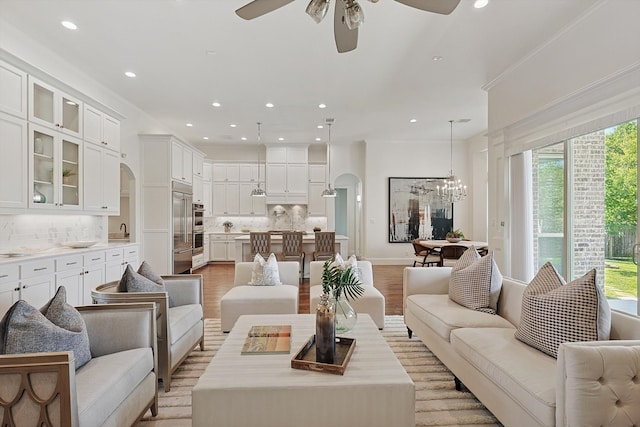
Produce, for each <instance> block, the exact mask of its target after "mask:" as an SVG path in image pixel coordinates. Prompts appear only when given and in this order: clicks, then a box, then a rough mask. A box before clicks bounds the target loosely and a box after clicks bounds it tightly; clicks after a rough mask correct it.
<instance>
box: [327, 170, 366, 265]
mask: <svg viewBox="0 0 640 427" xmlns="http://www.w3.org/2000/svg"><path fill="white" fill-rule="evenodd" d="M335 188H336V193H337V195H336V201H335V212H334V215H335V216H334V218H335V230H336V234H344V235H345V236H347V237H348V238H349V252H350V253H349V254H347V255H350V254H351V253H355V254H356V256H357V257H358V258H359V257H360V256H361V249H362V232H361V230H362V203H361V200H362V181H360V178H358V177H357V176H355V175H353V174H350V173H345V174H342V175H340V176H338V177H337V178H336V180H335ZM343 255H345V254H343Z"/></svg>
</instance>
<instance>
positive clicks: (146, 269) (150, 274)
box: [138, 261, 164, 286]
mask: <svg viewBox="0 0 640 427" xmlns="http://www.w3.org/2000/svg"><path fill="white" fill-rule="evenodd" d="M138 274H141V275H142V276H144V277H146V278H147V279H149V280H151V281H152V282H155V283H157V284H158V285H163V286H164V280H162V277H160V276H158V275H157V274H156V273H155V272H154V271H153V270H152V269H151V266H150V265H149V263H148V262H147V261H142V264H140V267H138Z"/></svg>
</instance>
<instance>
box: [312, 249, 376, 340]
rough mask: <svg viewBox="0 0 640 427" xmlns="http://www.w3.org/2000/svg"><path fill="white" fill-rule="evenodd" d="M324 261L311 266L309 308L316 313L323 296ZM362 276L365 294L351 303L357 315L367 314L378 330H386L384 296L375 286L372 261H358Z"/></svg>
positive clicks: (350, 301)
mask: <svg viewBox="0 0 640 427" xmlns="http://www.w3.org/2000/svg"><path fill="white" fill-rule="evenodd" d="M324 263H325V262H324V261H311V263H310V266H309V286H310V289H309V308H310V310H311V312H312V313H314V310H315V307H316V306H317V305H318V304H319V303H320V295H322V267H323V266H324ZM358 268H359V269H360V272H361V274H362V278H361V280H360V281H361V283H362V287H363V288H364V293H363V294H362V295H360V296H359V297H358V298H356V299H355V300H349V303H350V304H351V306H352V307H353V309H354V310H355V311H356V313H367V314H368V315H369V316H371V318H372V319H373V321H374V322H375V323H376V326H377V327H378V329H383V328H384V295H382V293H380V291H379V290H377V289H376V288H375V287H374V285H373V270H372V267H371V261H360V260H359V261H358Z"/></svg>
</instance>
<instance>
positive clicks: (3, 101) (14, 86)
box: [0, 61, 28, 119]
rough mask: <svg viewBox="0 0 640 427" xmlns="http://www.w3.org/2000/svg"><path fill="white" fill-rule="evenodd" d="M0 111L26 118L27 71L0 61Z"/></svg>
mask: <svg viewBox="0 0 640 427" xmlns="http://www.w3.org/2000/svg"><path fill="white" fill-rule="evenodd" d="M0 112H3V113H7V114H11V115H13V116H16V117H19V118H21V119H26V118H27V112H28V110H27V73H25V72H24V71H22V70H19V69H18V68H16V67H14V66H13V65H9V64H7V63H6V62H4V61H0Z"/></svg>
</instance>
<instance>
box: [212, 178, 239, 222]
mask: <svg viewBox="0 0 640 427" xmlns="http://www.w3.org/2000/svg"><path fill="white" fill-rule="evenodd" d="M239 185H240V184H239V183H237V182H213V183H212V196H211V197H212V199H213V200H212V203H213V216H220V215H239V214H240V198H239V194H238V192H239V191H240V189H239Z"/></svg>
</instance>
